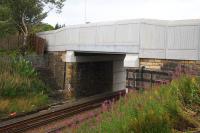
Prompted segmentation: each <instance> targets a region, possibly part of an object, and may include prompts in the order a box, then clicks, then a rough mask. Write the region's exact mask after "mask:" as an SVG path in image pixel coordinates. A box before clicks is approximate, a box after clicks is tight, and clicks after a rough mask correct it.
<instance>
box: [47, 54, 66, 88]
mask: <svg viewBox="0 0 200 133" xmlns="http://www.w3.org/2000/svg"><path fill="white" fill-rule="evenodd" d="M63 54H64V52H50V53H48V56H49V58H48V60H49V63H48V67H49V69H50V70H51V72H52V73H53V76H54V78H55V80H56V83H57V85H58V86H59V88H62V89H63V86H64V75H65V68H64V67H65V62H63V61H62V56H63Z"/></svg>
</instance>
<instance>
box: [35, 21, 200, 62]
mask: <svg viewBox="0 0 200 133" xmlns="http://www.w3.org/2000/svg"><path fill="white" fill-rule="evenodd" d="M38 35H39V36H40V37H42V38H45V39H46V40H47V42H48V51H67V50H70V51H83V52H84V51H85V52H108V53H122V54H138V55H139V58H158V59H178V60H200V44H199V43H200V42H199V38H200V20H180V21H167V20H166V21H165V20H146V19H139V20H126V21H116V22H104V23H91V24H83V25H74V26H67V27H64V28H62V29H59V30H55V31H48V32H42V33H38Z"/></svg>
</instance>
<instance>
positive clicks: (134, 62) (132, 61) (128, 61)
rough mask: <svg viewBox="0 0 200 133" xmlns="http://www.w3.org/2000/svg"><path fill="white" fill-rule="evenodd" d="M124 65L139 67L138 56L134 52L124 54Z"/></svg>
mask: <svg viewBox="0 0 200 133" xmlns="http://www.w3.org/2000/svg"><path fill="white" fill-rule="evenodd" d="M124 67H139V56H138V55H136V54H126V57H125V59H124Z"/></svg>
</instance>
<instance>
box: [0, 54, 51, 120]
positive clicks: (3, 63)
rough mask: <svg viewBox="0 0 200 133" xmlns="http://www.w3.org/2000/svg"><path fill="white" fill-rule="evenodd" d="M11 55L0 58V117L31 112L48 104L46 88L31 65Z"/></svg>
mask: <svg viewBox="0 0 200 133" xmlns="http://www.w3.org/2000/svg"><path fill="white" fill-rule="evenodd" d="M12 54H14V55H15V54H17V53H12ZM12 54H11V55H10V56H4V54H2V55H1V57H0V116H1V115H3V114H4V115H5V114H10V113H12V112H17V113H18V112H26V111H31V110H34V109H36V108H38V107H40V106H43V105H45V104H47V103H48V96H47V94H48V88H47V87H46V86H45V84H44V83H43V82H42V81H41V80H39V79H38V76H37V72H36V71H35V69H34V68H33V67H32V65H31V63H30V62H29V61H27V60H25V59H24V58H23V57H21V56H17V57H16V56H12Z"/></svg>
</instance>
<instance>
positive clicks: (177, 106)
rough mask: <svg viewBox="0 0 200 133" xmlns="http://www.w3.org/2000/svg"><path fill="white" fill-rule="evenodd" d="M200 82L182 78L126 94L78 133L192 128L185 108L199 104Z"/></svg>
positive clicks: (157, 132) (148, 132) (141, 132)
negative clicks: (146, 89)
mask: <svg viewBox="0 0 200 133" xmlns="http://www.w3.org/2000/svg"><path fill="white" fill-rule="evenodd" d="M199 84H200V80H199V78H196V77H190V76H186V75H185V76H182V77H181V78H180V79H177V80H174V81H172V83H171V84H169V85H163V86H160V87H155V88H154V89H152V90H148V91H144V92H143V93H141V92H134V93H129V94H128V95H126V96H125V97H124V98H121V99H120V100H119V101H118V102H117V103H115V104H113V105H112V106H111V107H110V108H111V109H110V110H109V111H106V112H104V113H102V114H101V115H100V116H99V117H98V119H97V118H96V119H95V120H92V121H89V122H85V123H83V124H81V125H80V128H78V129H77V130H76V132H80V133H84V132H87V133H104V132H105V133H113V132H115V133H160V132H162V133H171V132H173V130H174V128H175V129H177V130H187V128H188V126H189V127H193V126H191V125H192V122H191V121H190V120H189V119H188V118H186V117H188V116H186V115H185V113H184V108H185V105H187V106H190V105H192V104H198V106H199V94H200V93H199V91H200V87H199Z"/></svg>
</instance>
